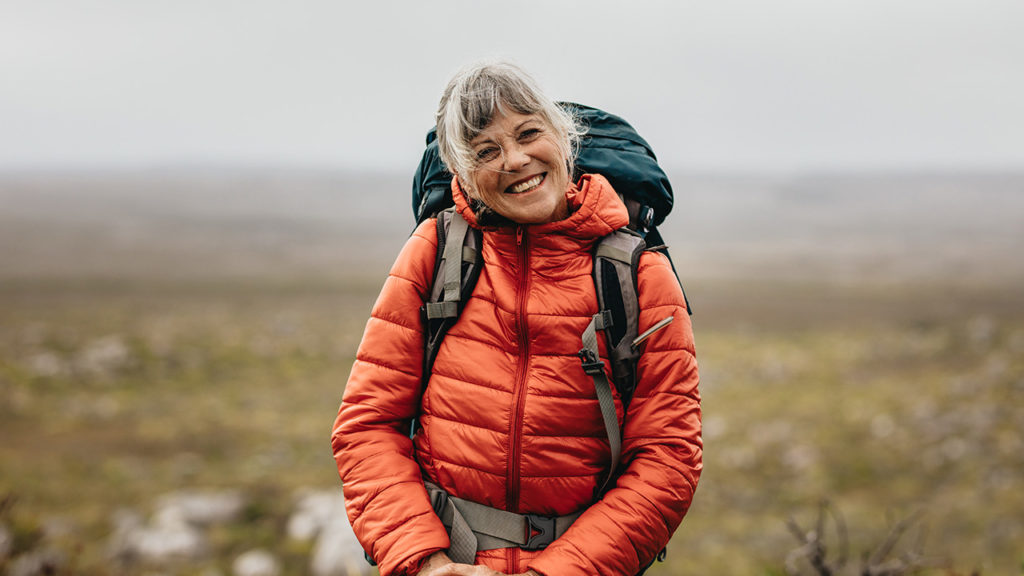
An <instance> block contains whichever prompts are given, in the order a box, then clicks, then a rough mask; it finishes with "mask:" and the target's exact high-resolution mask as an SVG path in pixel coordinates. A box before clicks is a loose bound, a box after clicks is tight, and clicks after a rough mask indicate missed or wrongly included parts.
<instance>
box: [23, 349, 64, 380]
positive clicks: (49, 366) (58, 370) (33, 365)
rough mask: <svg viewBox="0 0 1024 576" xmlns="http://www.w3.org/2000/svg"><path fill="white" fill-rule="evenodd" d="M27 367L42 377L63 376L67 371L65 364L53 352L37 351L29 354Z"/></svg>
mask: <svg viewBox="0 0 1024 576" xmlns="http://www.w3.org/2000/svg"><path fill="white" fill-rule="evenodd" d="M28 369H29V370H30V371H31V372H32V373H33V374H35V375H36V376H39V377H42V378H53V377H56V376H63V375H65V374H67V372H68V368H67V365H66V364H65V363H64V361H63V360H61V359H60V357H59V356H57V355H56V354H54V353H53V352H38V353H36V354H33V355H32V356H30V357H29V358H28Z"/></svg>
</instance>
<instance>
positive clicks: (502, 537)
mask: <svg viewBox="0 0 1024 576" xmlns="http://www.w3.org/2000/svg"><path fill="white" fill-rule="evenodd" d="M425 485H426V487H427V494H428V495H429V496H430V504H431V505H432V506H433V507H434V512H435V513H437V516H438V518H440V519H441V523H442V524H444V526H445V528H447V529H448V534H449V536H450V538H451V547H449V548H448V557H449V558H451V559H452V561H453V562H456V563H459V564H473V563H474V562H475V561H476V553H477V552H479V551H483V550H494V549H496V548H515V547H518V548H522V549H523V550H540V549H542V548H546V547H547V546H548V544H551V543H552V542H554V541H555V539H556V538H558V537H560V536H561V535H562V534H564V533H565V532H566V530H568V529H569V526H571V525H572V523H573V522H575V521H576V519H577V518H579V517H580V516H581V515H582V514H583V510H580V511H579V512H576V513H575V514H569V515H566V516H539V515H537V514H516V513H515V512H509V511H507V510H499V509H498V508H492V507H490V506H485V505H483V504H478V503H476V502H471V501H469V500H464V499H462V498H456V497H455V496H450V495H449V494H448V493H447V492H445V491H444V490H442V489H441V488H440V487H438V486H437V485H435V484H432V483H430V482H425Z"/></svg>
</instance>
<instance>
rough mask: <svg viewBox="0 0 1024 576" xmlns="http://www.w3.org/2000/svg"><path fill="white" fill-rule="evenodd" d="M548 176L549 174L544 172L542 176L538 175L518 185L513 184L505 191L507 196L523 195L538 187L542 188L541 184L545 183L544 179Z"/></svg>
mask: <svg viewBox="0 0 1024 576" xmlns="http://www.w3.org/2000/svg"><path fill="white" fill-rule="evenodd" d="M546 176H547V172H544V173H542V174H537V175H536V176H534V177H532V178H530V179H528V180H523V181H522V182H520V183H518V184H513V185H511V186H509V187H508V188H506V189H505V194H522V193H523V192H529V191H531V190H533V189H534V188H536V187H537V186H540V185H541V183H542V182H544V178H545V177H546Z"/></svg>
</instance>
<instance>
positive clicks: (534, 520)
mask: <svg viewBox="0 0 1024 576" xmlns="http://www.w3.org/2000/svg"><path fill="white" fill-rule="evenodd" d="M524 516H525V517H526V530H527V534H526V544H523V545H522V546H520V548H522V549H523V550H542V549H544V548H547V547H548V544H551V543H552V542H554V541H555V518H554V517H551V516H538V515H536V514H525V515H524Z"/></svg>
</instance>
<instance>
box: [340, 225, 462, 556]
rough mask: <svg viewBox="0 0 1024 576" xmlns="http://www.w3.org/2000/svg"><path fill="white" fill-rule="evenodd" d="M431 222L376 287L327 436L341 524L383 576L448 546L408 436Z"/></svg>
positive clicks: (417, 384) (416, 400) (432, 248)
mask: <svg viewBox="0 0 1024 576" xmlns="http://www.w3.org/2000/svg"><path fill="white" fill-rule="evenodd" d="M434 223H435V221H434V220H428V221H426V222H424V223H423V224H422V225H420V226H419V227H418V228H417V230H416V231H415V232H414V233H413V235H412V236H411V237H410V238H409V240H408V241H407V242H406V244H405V247H404V248H403V249H402V252H401V254H400V255H399V257H398V259H397V261H396V262H395V264H394V266H393V267H392V269H391V272H390V273H389V275H388V278H387V280H386V281H385V283H384V287H383V288H382V289H381V293H380V296H379V297H378V298H377V302H376V303H375V304H374V306H373V311H372V313H371V315H370V319H369V321H368V322H367V324H366V330H365V332H364V333H363V340H362V342H361V343H360V345H359V350H358V352H357V353H356V360H355V363H354V364H353V365H352V373H351V375H350V376H349V379H348V384H347V385H346V386H345V393H344V396H343V397H342V402H341V408H340V409H339V410H338V417H337V420H336V421H335V423H334V429H333V433H332V435H331V446H332V448H333V450H334V459H335V461H336V462H337V464H338V474H339V475H340V476H341V480H342V483H343V485H344V492H345V505H346V510H347V513H348V517H349V521H350V522H351V523H352V528H353V530H354V531H355V534H356V536H357V538H358V539H359V541H360V542H361V543H362V545H363V548H364V549H365V550H367V551H369V553H370V555H371V556H372V557H373V558H374V560H375V561H376V562H377V563H378V565H379V568H380V572H381V574H382V575H384V576H388V575H392V574H409V573H415V571H416V570H417V569H418V567H419V565H420V563H421V562H422V561H423V559H424V558H425V557H426V556H428V555H430V554H431V553H433V552H435V551H437V550H442V549H445V548H447V547H448V543H449V542H448V535H447V533H446V532H445V529H444V526H443V525H442V524H441V521H440V520H438V518H437V515H436V514H435V513H434V511H433V509H432V508H431V506H430V501H429V499H428V497H427V493H426V489H425V488H424V486H423V478H422V476H421V473H420V468H419V466H418V465H417V463H416V461H415V460H414V458H413V448H412V441H411V440H410V439H409V436H408V426H409V423H410V421H411V419H412V418H413V417H415V416H416V414H417V412H418V409H419V405H420V397H421V395H422V390H421V387H422V382H421V374H422V363H423V333H422V324H421V320H420V307H421V306H422V305H423V302H424V300H425V299H426V295H427V292H428V291H429V289H430V283H431V279H432V277H433V267H434V258H435V255H436V244H437V232H436V227H435V224H434Z"/></svg>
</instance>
